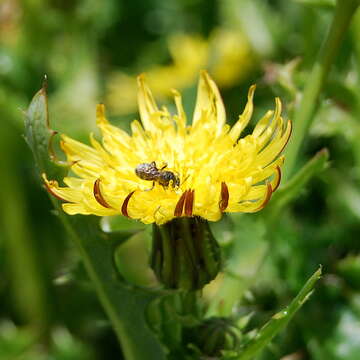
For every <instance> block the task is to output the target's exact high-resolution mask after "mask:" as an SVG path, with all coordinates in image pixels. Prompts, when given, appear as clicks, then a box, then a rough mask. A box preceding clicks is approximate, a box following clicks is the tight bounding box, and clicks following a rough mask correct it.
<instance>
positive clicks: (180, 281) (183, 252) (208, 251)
mask: <svg viewBox="0 0 360 360" xmlns="http://www.w3.org/2000/svg"><path fill="white" fill-rule="evenodd" d="M151 268H152V269H153V270H154V272H155V275H156V277H157V278H158V280H159V281H160V282H161V283H162V284H163V285H164V286H165V288H168V289H181V290H186V291H190V290H199V289H202V288H203V287H204V286H205V285H206V284H208V283H209V282H210V281H211V280H213V279H214V278H215V277H216V275H217V274H218V273H219V271H220V269H221V253H220V247H219V245H218V243H217V241H216V239H215V238H214V236H213V235H212V233H211V230H210V227H209V224H208V222H207V221H206V220H203V219H201V218H199V217H193V218H178V219H173V220H172V221H170V222H168V223H166V224H164V225H154V226H153V246H152V255H151Z"/></svg>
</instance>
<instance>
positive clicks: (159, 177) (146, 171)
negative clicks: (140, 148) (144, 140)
mask: <svg viewBox="0 0 360 360" xmlns="http://www.w3.org/2000/svg"><path fill="white" fill-rule="evenodd" d="M166 166H167V165H165V166H163V167H162V168H161V169H158V168H157V167H156V163H155V161H152V162H151V163H143V164H139V165H138V166H137V167H136V168H135V174H136V175H137V176H138V177H139V178H140V179H142V180H148V181H152V182H153V186H152V188H151V189H149V190H152V189H153V188H154V186H155V182H158V183H159V184H160V185H161V186H163V187H168V186H169V184H170V181H172V187H173V188H175V187H179V186H180V179H179V177H178V176H176V175H175V174H174V173H173V172H171V171H167V170H164V169H165V168H166Z"/></svg>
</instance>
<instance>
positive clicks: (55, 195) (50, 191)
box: [44, 182, 66, 201]
mask: <svg viewBox="0 0 360 360" xmlns="http://www.w3.org/2000/svg"><path fill="white" fill-rule="evenodd" d="M44 185H45V188H46V190H47V191H48V192H49V193H50V194H51V195H52V196H54V197H56V198H57V199H59V200H61V201H66V200H65V199H63V198H62V197H60V196H59V195H57V194H55V193H54V192H53V191H52V190H51V187H50V186H49V185H48V184H47V183H46V182H45V183H44Z"/></svg>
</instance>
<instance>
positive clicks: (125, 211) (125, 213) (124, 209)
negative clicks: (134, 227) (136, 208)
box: [121, 190, 135, 218]
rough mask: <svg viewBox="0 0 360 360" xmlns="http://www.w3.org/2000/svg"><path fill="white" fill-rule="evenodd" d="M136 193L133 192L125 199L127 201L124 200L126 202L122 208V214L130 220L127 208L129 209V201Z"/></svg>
mask: <svg viewBox="0 0 360 360" xmlns="http://www.w3.org/2000/svg"><path fill="white" fill-rule="evenodd" d="M134 192H135V190H134V191H132V192H131V193H130V194H129V195H128V196H127V197H126V198H125V200H124V202H123V204H122V206H121V213H122V214H123V215H124V216H126V217H128V218H129V217H130V216H129V213H128V209H127V207H128V203H129V200H130V198H131V197H132V196H133V194H134Z"/></svg>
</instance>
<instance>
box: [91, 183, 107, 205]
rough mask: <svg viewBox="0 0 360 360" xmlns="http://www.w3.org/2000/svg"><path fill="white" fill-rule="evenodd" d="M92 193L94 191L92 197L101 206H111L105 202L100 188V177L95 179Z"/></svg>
mask: <svg viewBox="0 0 360 360" xmlns="http://www.w3.org/2000/svg"><path fill="white" fill-rule="evenodd" d="M93 193H94V197H95V200H96V201H97V202H98V203H99V204H100V205H102V206H103V207H105V208H107V209H110V208H111V206H110V205H109V204H108V203H107V201H106V200H105V199H104V197H103V195H102V193H101V190H100V179H96V180H95V182H94V188H93Z"/></svg>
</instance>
